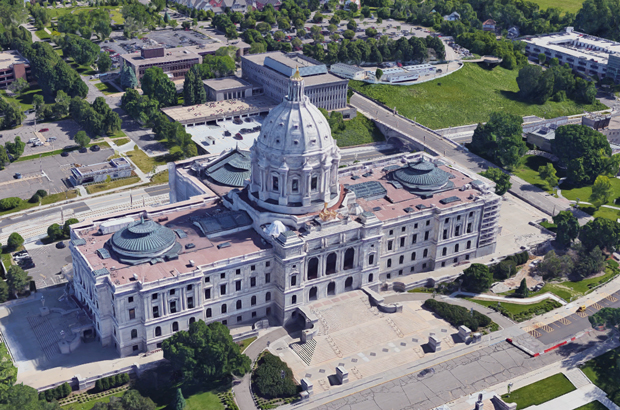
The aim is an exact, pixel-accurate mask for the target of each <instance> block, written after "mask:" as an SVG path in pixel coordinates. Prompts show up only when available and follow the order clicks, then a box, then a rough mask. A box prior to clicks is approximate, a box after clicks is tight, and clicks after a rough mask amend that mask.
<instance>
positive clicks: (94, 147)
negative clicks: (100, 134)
mask: <svg viewBox="0 0 620 410" xmlns="http://www.w3.org/2000/svg"><path fill="white" fill-rule="evenodd" d="M90 150H91V151H93V152H97V151H101V147H100V146H99V145H93V146H92V147H90Z"/></svg>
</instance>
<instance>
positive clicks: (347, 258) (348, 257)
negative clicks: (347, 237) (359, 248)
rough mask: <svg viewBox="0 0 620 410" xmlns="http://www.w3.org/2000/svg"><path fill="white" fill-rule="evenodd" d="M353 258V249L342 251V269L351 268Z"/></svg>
mask: <svg viewBox="0 0 620 410" xmlns="http://www.w3.org/2000/svg"><path fill="white" fill-rule="evenodd" d="M354 259H355V249H353V248H349V249H347V251H346V252H345V253H344V270H349V269H353V261H354Z"/></svg>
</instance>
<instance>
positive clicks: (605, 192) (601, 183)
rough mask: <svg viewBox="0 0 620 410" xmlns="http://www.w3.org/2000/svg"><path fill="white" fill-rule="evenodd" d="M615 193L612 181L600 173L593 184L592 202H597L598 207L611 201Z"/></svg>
mask: <svg viewBox="0 0 620 410" xmlns="http://www.w3.org/2000/svg"><path fill="white" fill-rule="evenodd" d="M613 194H614V188H613V187H612V186H611V181H610V180H609V178H607V177H606V176H604V175H599V176H598V177H596V181H594V185H592V195H590V202H592V203H593V204H595V206H596V207H597V208H598V207H600V206H601V205H603V204H606V203H607V202H609V199H610V198H611V196H612V195H613Z"/></svg>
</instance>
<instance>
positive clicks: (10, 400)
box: [0, 383, 54, 410]
mask: <svg viewBox="0 0 620 410" xmlns="http://www.w3.org/2000/svg"><path fill="white" fill-rule="evenodd" d="M53 408H54V407H49V406H47V405H44V404H42V403H41V402H39V394H38V393H37V391H36V390H35V389H33V388H32V387H30V386H26V385H24V384H23V383H20V384H15V385H13V386H10V387H9V388H8V389H7V390H6V392H5V394H4V395H3V396H2V397H1V398H0V410H14V409H20V410H43V409H45V410H47V409H50V410H51V409H53Z"/></svg>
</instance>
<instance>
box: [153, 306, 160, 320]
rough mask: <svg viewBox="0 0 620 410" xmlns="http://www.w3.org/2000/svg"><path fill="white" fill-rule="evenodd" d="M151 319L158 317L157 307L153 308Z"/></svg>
mask: <svg viewBox="0 0 620 410" xmlns="http://www.w3.org/2000/svg"><path fill="white" fill-rule="evenodd" d="M153 317H154V318H155V319H157V318H158V317H159V306H153Z"/></svg>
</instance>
